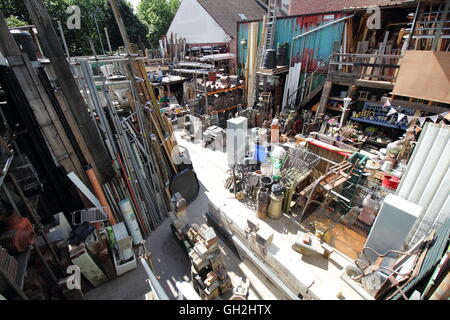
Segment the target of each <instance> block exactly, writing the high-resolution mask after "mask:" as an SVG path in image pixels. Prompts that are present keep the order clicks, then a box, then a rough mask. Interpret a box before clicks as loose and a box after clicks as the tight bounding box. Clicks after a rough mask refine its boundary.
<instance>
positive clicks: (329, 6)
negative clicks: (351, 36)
mask: <svg viewBox="0 0 450 320" xmlns="http://www.w3.org/2000/svg"><path fill="white" fill-rule="evenodd" d="M408 2H414V1H411V0H291V2H290V4H289V15H300V14H310V13H323V12H338V11H342V10H344V9H350V8H366V7H369V6H373V5H378V6H389V5H397V4H402V3H408Z"/></svg>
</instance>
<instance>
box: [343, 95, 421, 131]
mask: <svg viewBox="0 0 450 320" xmlns="http://www.w3.org/2000/svg"><path fill="white" fill-rule="evenodd" d="M389 109H390V108H386V107H383V104H382V103H377V102H369V101H366V102H365V103H364V107H363V110H362V113H365V112H366V113H367V115H365V116H358V117H351V118H350V120H353V121H359V122H364V123H369V124H373V125H378V126H383V127H388V128H394V129H402V130H407V129H408V120H407V118H406V117H404V118H403V119H402V120H400V122H398V123H397V117H398V116H396V115H395V114H392V115H389V116H388V115H387V114H388V112H389ZM396 110H397V111H398V112H400V113H403V114H406V115H409V116H412V115H414V111H413V110H412V109H410V108H405V107H396ZM370 114H371V115H370Z"/></svg>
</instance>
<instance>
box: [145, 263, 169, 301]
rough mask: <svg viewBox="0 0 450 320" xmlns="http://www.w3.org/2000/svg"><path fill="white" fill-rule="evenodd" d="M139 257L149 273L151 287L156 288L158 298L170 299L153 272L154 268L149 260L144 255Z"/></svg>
mask: <svg viewBox="0 0 450 320" xmlns="http://www.w3.org/2000/svg"><path fill="white" fill-rule="evenodd" d="M139 259H140V260H141V263H142V266H143V267H144V269H145V272H146V273H147V275H148V278H149V280H150V283H151V287H152V288H153V289H154V291H155V292H154V293H155V295H156V297H157V298H158V300H170V299H169V297H168V296H167V294H166V292H165V291H164V289H163V287H162V286H161V284H160V283H159V281H158V279H156V276H155V275H154V274H153V271H152V269H150V266H149V265H148V262H147V260H146V259H145V258H144V257H143V256H141V257H139Z"/></svg>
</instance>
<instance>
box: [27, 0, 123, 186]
mask: <svg viewBox="0 0 450 320" xmlns="http://www.w3.org/2000/svg"><path fill="white" fill-rule="evenodd" d="M24 3H25V5H26V7H27V10H28V12H29V14H30V17H31V20H32V21H33V24H34V25H35V27H36V29H37V30H38V35H39V40H40V42H41V44H42V47H43V49H44V50H45V52H46V54H47V57H48V58H49V59H50V62H51V63H52V66H53V70H54V72H55V75H56V77H57V78H58V80H59V84H60V86H61V89H62V92H63V94H64V96H65V97H66V101H67V104H68V106H69V108H70V111H71V112H72V114H74V115H76V117H74V118H75V120H76V122H77V125H78V127H79V128H80V131H81V133H82V134H83V138H84V139H85V141H86V144H87V146H88V147H89V150H90V152H91V154H92V155H95V157H94V160H95V166H96V167H97V169H98V171H99V172H100V174H101V176H100V177H99V179H100V180H101V181H102V184H103V183H105V182H107V181H109V180H110V179H111V178H112V177H113V176H114V170H113V168H112V164H111V160H110V158H109V156H108V153H107V151H106V148H105V145H104V143H103V140H102V138H101V136H100V135H99V133H98V131H97V129H96V127H95V124H94V123H93V120H92V119H91V116H90V114H89V112H88V107H87V105H86V103H85V101H84V99H83V97H82V96H81V93H80V90H79V88H78V86H77V84H76V82H75V79H74V77H73V74H72V71H71V70H70V66H69V63H68V62H67V60H66V57H65V55H64V51H63V49H62V47H61V44H60V43H59V39H58V36H57V34H56V32H55V30H54V28H53V25H52V22H51V19H50V16H49V14H48V12H47V9H46V8H45V6H44V4H43V2H42V0H24ZM91 165H94V164H91Z"/></svg>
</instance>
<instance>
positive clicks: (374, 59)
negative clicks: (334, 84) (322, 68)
mask: <svg viewBox="0 0 450 320" xmlns="http://www.w3.org/2000/svg"><path fill="white" fill-rule="evenodd" d="M400 58H401V55H396V54H359V53H334V54H333V55H332V58H331V60H330V62H329V68H328V74H329V76H331V77H333V76H338V77H339V76H341V77H350V78H353V79H362V80H373V81H386V82H390V83H394V82H395V79H396V76H397V72H398V69H399V68H400V64H399V60H400Z"/></svg>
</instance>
